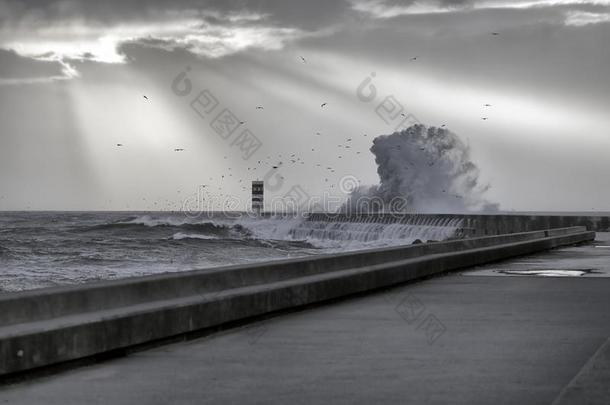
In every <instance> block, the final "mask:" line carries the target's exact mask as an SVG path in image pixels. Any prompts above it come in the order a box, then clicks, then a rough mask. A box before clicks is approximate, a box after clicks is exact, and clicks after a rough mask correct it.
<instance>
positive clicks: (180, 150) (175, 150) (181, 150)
mask: <svg viewBox="0 0 610 405" xmlns="http://www.w3.org/2000/svg"><path fill="white" fill-rule="evenodd" d="M183 151H184V149H182V148H176V149H174V152H183Z"/></svg>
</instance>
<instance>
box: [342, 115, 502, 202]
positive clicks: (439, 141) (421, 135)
mask: <svg viewBox="0 0 610 405" xmlns="http://www.w3.org/2000/svg"><path fill="white" fill-rule="evenodd" d="M371 152H372V153H373V154H374V155H375V162H376V163H377V173H378V174H379V180H380V182H379V185H376V186H369V187H365V186H360V187H358V188H356V189H355V190H353V192H352V193H351V195H350V196H349V198H348V200H347V201H346V203H345V205H344V206H343V208H342V210H343V211H346V212H367V211H403V212H413V211H417V212H436V213H441V212H467V211H497V210H498V205H497V204H494V203H490V202H489V201H487V199H486V198H485V197H484V194H485V192H486V191H487V190H488V189H489V187H490V186H489V185H487V184H481V183H480V181H479V169H478V168H477V166H476V165H475V164H474V163H473V162H472V161H471V158H470V150H469V147H468V146H467V145H466V144H464V142H462V141H461V139H460V138H458V136H457V135H455V134H454V133H452V132H450V131H449V130H447V129H444V128H436V127H426V126H424V125H419V124H418V125H413V126H412V127H409V128H407V129H405V130H403V131H400V132H395V133H393V134H391V135H381V136H378V137H377V138H375V140H374V141H373V146H372V147H371Z"/></svg>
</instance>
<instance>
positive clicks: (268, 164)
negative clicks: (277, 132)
mask: <svg viewBox="0 0 610 405" xmlns="http://www.w3.org/2000/svg"><path fill="white" fill-rule="evenodd" d="M492 35H494V36H496V35H499V33H497V32H493V33H492ZM299 57H300V60H301V62H302V63H303V64H307V59H305V57H303V56H299ZM418 59H419V56H413V57H411V61H412V62H415V61H417V60H418ZM142 97H143V99H144V100H146V101H147V102H149V101H150V99H149V97H148V96H147V95H143V96H142ZM327 106H328V102H326V101H325V102H322V103H321V104H320V108H321V109H325V108H326V107H327ZM483 107H484V108H490V107H492V105H491V104H489V103H485V104H483ZM255 109H256V110H259V111H264V110H265V107H264V106H263V105H257V106H255ZM402 116H404V117H406V115H405V114H404V113H403V114H402ZM481 119H482V120H483V121H487V120H488V119H489V118H488V117H487V116H484V117H481ZM239 124H240V125H243V124H245V121H239ZM446 127H447V125H446V124H441V125H440V126H439V128H446ZM315 135H316V136H321V135H322V133H321V132H319V131H318V132H316V133H315ZM362 137H363V138H366V137H368V135H367V134H363V136H362ZM353 141H354V139H353V138H347V139H345V141H344V142H343V143H340V144H337V146H336V147H337V148H338V149H339V148H340V149H341V151H339V152H338V154H337V156H336V158H337V159H343V158H344V157H347V156H348V155H349V154H352V155H360V154H362V152H363V151H366V150H368V147H369V146H368V143H367V145H366V147H365V148H364V149H363V150H358V149H359V148H358V146H356V144H355V142H353ZM116 146H117V147H124V146H125V145H124V144H123V143H117V144H116ZM323 147H326V145H323ZM400 148H401V146H400V145H397V146H396V149H398V150H400ZM422 149H423V148H422ZM185 150H186V149H185V148H182V147H179V148H174V149H173V151H174V152H184V151H185ZM318 150H319V149H318ZM311 153H312V156H309V157H305V156H303V155H299V154H297V153H291V154H281V153H280V154H277V156H275V157H272V156H271V155H268V156H267V157H266V158H264V159H261V160H258V161H256V163H255V164H253V165H251V166H248V167H247V168H246V173H245V174H246V175H248V174H249V175H250V176H249V177H257V178H260V177H261V176H264V175H266V174H267V173H268V172H269V170H270V169H272V170H275V171H277V170H279V169H280V168H288V167H290V166H293V167H298V166H302V165H306V164H308V163H309V162H310V161H311V160H310V158H314V157H317V154H316V148H315V147H314V148H311ZM224 159H225V160H226V159H228V157H227V156H224ZM409 164H411V165H412V166H413V165H414V163H412V162H409ZM434 164H435V162H433V161H431V162H428V166H430V167H432V166H434ZM311 168H316V169H318V170H322V171H323V173H326V175H324V174H322V177H321V178H323V179H324V183H329V182H331V176H332V175H333V174H334V173H336V171H337V168H335V167H333V166H332V165H330V164H323V163H320V162H316V163H313V166H312V167H311ZM277 176H279V178H280V179H281V180H285V177H284V176H283V175H280V174H279V173H277ZM230 177H234V176H233V170H232V168H231V167H229V168H228V170H227V173H225V174H223V175H221V176H219V177H218V178H214V177H213V176H212V177H209V179H208V180H209V183H208V184H204V185H201V186H200V187H201V188H202V189H204V190H205V198H206V200H207V204H208V205H206V207H207V208H209V209H222V208H225V207H224V206H223V205H224V201H226V198H227V197H233V195H232V194H230V193H225V192H224V190H226V188H227V187H225V186H226V184H224V181H225V179H227V178H230ZM237 177H238V176H237V175H236V176H235V178H237ZM239 177H245V176H239ZM238 183H239V184H240V185H239V187H240V189H241V190H242V191H248V190H249V185H247V184H245V183H244V181H243V180H242V179H239V180H238ZM330 188H331V189H334V188H335V184H333V183H332V182H331V184H330ZM213 189H214V190H215V191H213ZM446 192H447V190H442V193H446ZM181 193H182V190H177V194H181ZM453 197H455V198H463V196H460V195H453ZM142 201H144V202H146V201H147V200H146V198H142ZM163 206H164V207H163V209H165V210H170V211H173V210H175V209H176V208H178V209H181V208H182V207H176V202H175V201H171V200H169V199H165V204H163ZM149 208H155V209H158V208H159V204H158V202H154V203H153V206H149Z"/></svg>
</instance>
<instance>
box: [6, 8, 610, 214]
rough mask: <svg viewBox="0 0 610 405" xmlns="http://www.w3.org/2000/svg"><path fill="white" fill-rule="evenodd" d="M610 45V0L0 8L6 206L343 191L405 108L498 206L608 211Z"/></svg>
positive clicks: (111, 204) (155, 204) (361, 176)
mask: <svg viewBox="0 0 610 405" xmlns="http://www.w3.org/2000/svg"><path fill="white" fill-rule="evenodd" d="M609 44H610V0H548V1H543V0H471V1H468V0H464V1H461V0H455V1H454V0H449V1H447V0H441V1H419V2H418V1H393V0H392V1H389V0H345V1H322V0H315V1H285V0H266V1H221V0H218V1H187V0H178V1H172V2H169V1H167V2H161V1H127V0H122V1H114V0H109V1H96V2H88V1H27V2H25V1H23V2H20V1H4V0H0V210H20V209H39V210H44V209H49V210H58V209H59V210H135V209H168V208H172V209H179V208H180V207H182V206H183V202H184V201H185V199H187V200H189V199H190V200H192V199H193V196H194V195H195V194H196V193H197V192H198V190H200V186H201V185H206V190H209V191H207V192H208V193H210V197H209V198H212V197H211V195H212V194H215V195H216V197H218V198H220V193H224V195H225V196H231V198H232V199H233V200H234V201H235V202H234V204H235V208H243V205H244V204H248V203H249V182H250V181H251V180H254V179H256V178H259V179H263V178H266V179H267V180H268V181H269V182H270V183H273V186H272V187H271V188H270V189H269V190H268V193H269V194H268V196H269V197H271V196H282V195H285V194H286V193H290V192H293V191H294V190H295V187H296V189H297V190H298V191H299V192H301V193H306V194H307V195H309V196H321V195H323V194H324V193H329V194H330V195H333V196H337V197H342V196H344V195H343V194H344V193H345V190H344V188H343V187H341V181H342V180H341V179H345V178H346V176H348V177H349V178H350V179H352V178H353V179H357V182H359V183H360V184H376V183H378V176H377V172H376V170H377V168H376V165H375V161H374V156H373V155H372V154H371V153H370V152H369V151H368V149H369V148H370V146H371V145H372V139H373V138H374V137H375V136H377V135H381V134H389V133H392V132H393V131H394V129H395V128H396V127H397V125H400V123H399V122H398V121H399V120H400V118H399V117H406V118H407V117H408V118H409V119H417V121H418V122H421V123H424V124H426V125H429V126H438V127H440V126H441V125H445V126H446V128H449V129H450V130H451V131H452V132H453V133H455V134H457V135H458V136H459V137H460V138H461V139H462V140H463V141H464V142H465V143H467V144H468V145H469V146H470V148H471V158H472V160H473V161H474V162H475V163H476V165H477V166H478V167H479V169H480V176H481V181H482V182H485V183H486V184H489V185H491V188H490V189H489V190H488V191H487V195H486V198H487V199H488V200H490V201H494V202H497V203H499V204H500V207H501V209H504V210H519V211H524V210H538V211H541V210H542V211H551V210H559V211H587V210H605V211H608V210H610V187H608V185H609V184H610V182H609V181H608V179H607V176H608V175H609V173H610V114H608V111H610V45H609ZM144 96H146V97H147V98H144ZM323 103H327V104H326V105H325V106H324V107H322V104H323ZM388 103H391V104H392V106H393V107H392V108H394V109H393V110H392V111H393V112H392V113H389V114H390V115H392V118H391V119H390V118H388V114H385V115H384V113H383V111H386V113H387V112H388V111H387V108H385V109H384V106H385V107H387V106H388ZM486 104H489V106H485V105H486ZM257 107H263V108H257ZM397 113H399V114H398V115H397ZM483 118H486V119H483ZM397 120H398V121H397ZM235 123H237V124H236V125H234V124H235ZM348 139H351V140H349V141H348ZM118 144H121V145H122V146H117V145H118ZM339 145H341V146H339ZM346 146H350V147H349V148H346ZM176 149H184V150H183V151H176ZM358 152H360V153H358ZM292 154H294V155H295V156H291V155H292ZM280 155H281V156H280ZM339 156H341V157H340V158H339ZM292 160H295V162H292ZM259 161H261V163H260V164H259V163H258V162H259ZM280 161H281V162H282V164H281V165H279V167H278V169H275V170H272V166H273V165H278V163H279V162H280ZM318 165H319V166H318ZM329 167H332V171H331V170H330V169H328V168H329ZM222 176H224V178H223V177H222ZM240 180H241V182H240ZM244 187H245V188H244ZM291 190H292V191H291ZM342 193H343V194H342ZM206 198H207V197H206Z"/></svg>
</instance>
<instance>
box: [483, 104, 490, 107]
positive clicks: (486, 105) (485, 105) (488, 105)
mask: <svg viewBox="0 0 610 405" xmlns="http://www.w3.org/2000/svg"><path fill="white" fill-rule="evenodd" d="M483 107H491V104H483Z"/></svg>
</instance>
